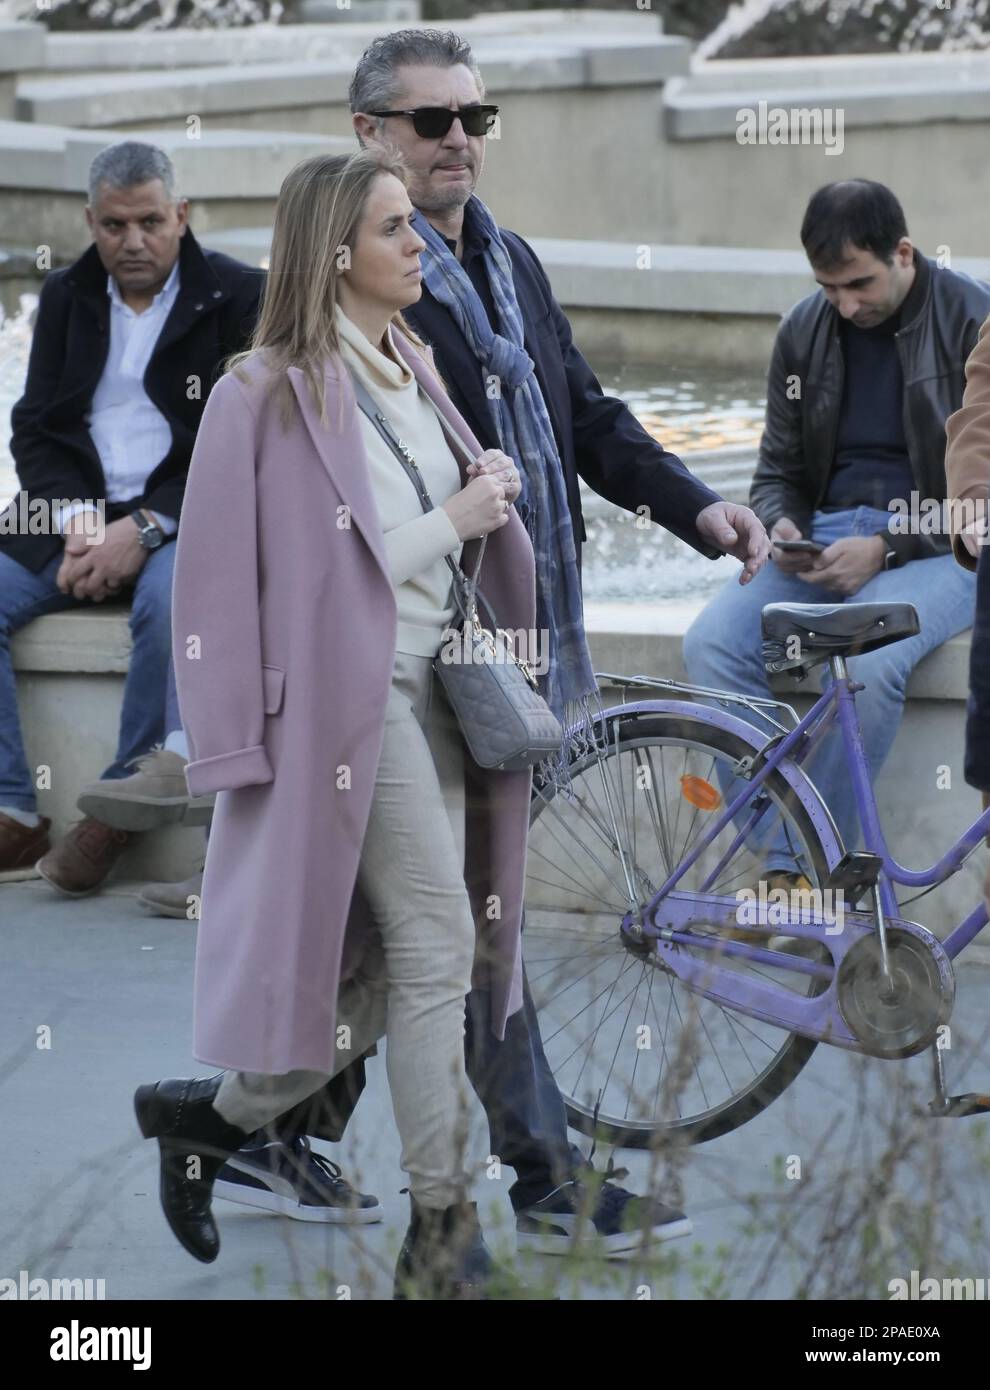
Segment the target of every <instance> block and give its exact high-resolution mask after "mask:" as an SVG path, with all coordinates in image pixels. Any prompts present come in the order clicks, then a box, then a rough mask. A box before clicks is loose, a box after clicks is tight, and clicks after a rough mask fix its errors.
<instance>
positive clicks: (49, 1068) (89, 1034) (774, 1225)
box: [0, 881, 990, 1300]
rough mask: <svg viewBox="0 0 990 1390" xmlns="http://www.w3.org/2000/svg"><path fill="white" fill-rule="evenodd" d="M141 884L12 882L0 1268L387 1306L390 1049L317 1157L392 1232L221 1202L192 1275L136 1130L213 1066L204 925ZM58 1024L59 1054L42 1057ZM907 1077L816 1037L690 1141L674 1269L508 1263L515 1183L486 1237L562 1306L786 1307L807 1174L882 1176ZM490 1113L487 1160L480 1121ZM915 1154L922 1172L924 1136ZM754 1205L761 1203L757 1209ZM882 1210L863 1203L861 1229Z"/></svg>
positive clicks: (972, 1191)
mask: <svg viewBox="0 0 990 1390" xmlns="http://www.w3.org/2000/svg"><path fill="white" fill-rule="evenodd" d="M135 887H136V885H135V884H133V883H128V882H123V883H120V882H118V883H116V884H112V885H111V886H110V887H109V888H108V890H107V891H106V892H104V893H103V894H101V895H99V896H97V897H91V898H87V899H82V900H79V901H69V900H66V899H62V898H59V897H56V895H55V894H54V893H53V892H52V891H51V890H50V889H49V888H48V887H47V885H45V884H43V883H41V882H40V881H30V882H26V883H16V884H6V885H0V1100H2V1110H0V1114H2V1124H0V1165H2V1166H0V1171H2V1173H3V1177H4V1184H3V1195H2V1197H0V1278H3V1277H13V1278H15V1279H16V1278H17V1277H18V1272H19V1271H20V1270H21V1269H26V1270H28V1271H29V1272H30V1274H31V1275H32V1277H34V1276H38V1275H42V1276H45V1277H48V1278H54V1277H62V1278H85V1277H88V1278H93V1279H105V1280H106V1288H107V1297H108V1298H110V1299H123V1298H126V1299H130V1298H134V1299H176V1300H184V1299H193V1298H195V1299H245V1300H248V1299H259V1298H260V1299H285V1298H293V1297H307V1298H338V1297H340V1296H341V1294H340V1293H339V1292H338V1290H340V1289H341V1288H342V1286H346V1287H347V1288H348V1289H349V1290H350V1296H351V1297H353V1298H368V1297H371V1298H379V1299H380V1298H387V1297H389V1296H390V1283H391V1270H392V1266H393V1263H394V1257H395V1253H396V1251H397V1249H398V1245H399V1243H400V1241H401V1238H402V1234H403V1231H404V1229H405V1224H406V1218H407V1212H408V1208H407V1200H408V1199H407V1198H406V1197H404V1196H402V1195H400V1192H399V1189H400V1188H401V1187H402V1186H404V1175H403V1174H402V1172H401V1170H400V1168H399V1164H398V1158H399V1143H398V1137H397V1135H396V1132H395V1128H394V1124H393V1122H392V1117H391V1107H390V1103H389V1097H388V1091H387V1086H386V1084H385V1076H384V1062H383V1059H382V1058H379V1059H377V1060H375V1061H373V1062H372V1063H371V1065H370V1066H369V1087H368V1091H367V1093H366V1094H365V1096H364V1098H363V1100H362V1103H361V1106H360V1109H359V1111H358V1113H357V1116H356V1117H355V1121H354V1123H353V1124H352V1126H351V1128H350V1131H349V1133H348V1135H347V1137H346V1139H345V1142H344V1143H343V1144H342V1145H340V1146H337V1148H336V1149H334V1148H333V1147H332V1146H328V1145H321V1146H318V1147H321V1148H322V1149H323V1151H324V1152H326V1153H328V1154H331V1155H332V1156H333V1157H334V1158H335V1159H337V1160H338V1161H339V1162H341V1163H342V1164H343V1166H344V1170H345V1173H347V1175H348V1176H349V1177H352V1178H356V1179H357V1180H358V1181H359V1182H360V1185H361V1186H362V1188H363V1189H364V1190H366V1191H368V1190H370V1191H373V1192H376V1193H377V1194H378V1195H379V1196H380V1197H381V1199H382V1202H383V1204H384V1207H385V1221H384V1223H382V1224H380V1225H375V1226H368V1227H364V1228H358V1229H357V1231H356V1233H355V1232H353V1231H345V1230H342V1229H340V1228H336V1229H335V1228H333V1227H328V1226H322V1225H312V1224H304V1223H300V1222H293V1221H288V1220H285V1219H282V1218H279V1217H275V1216H272V1215H268V1214H264V1213H255V1212H251V1211H249V1210H247V1209H246V1208H239V1207H235V1206H233V1205H231V1204H229V1203H226V1202H218V1203H217V1208H216V1209H217V1213H218V1215H219V1221H220V1227H221V1236H222V1241H223V1249H222V1251H221V1255H220V1258H219V1259H218V1261H217V1262H216V1263H215V1264H213V1265H199V1264H197V1263H196V1262H195V1261H193V1260H192V1259H191V1258H190V1257H189V1256H188V1255H187V1254H186V1253H185V1252H184V1251H183V1250H182V1249H181V1248H180V1247H179V1246H178V1244H177V1243H176V1242H175V1240H174V1239H173V1237H172V1236H171V1234H170V1232H169V1231H168V1229H167V1227H166V1225H165V1222H164V1219H163V1218H162V1215H161V1212H160V1210H159V1206H158V1198H157V1192H156V1186H157V1163H156V1150H155V1146H154V1145H153V1144H151V1143H147V1142H145V1141H143V1140H142V1139H141V1138H140V1135H139V1133H138V1130H137V1127H136V1124H135V1121H134V1117H133V1112H132V1109H131V1097H132V1094H133V1091H134V1088H135V1087H136V1086H137V1085H139V1084H141V1083H142V1082H147V1081H151V1080H154V1079H156V1078H158V1077H161V1076H166V1075H187V1074H201V1073H203V1072H204V1071H206V1070H207V1069H206V1068H203V1067H201V1066H199V1065H198V1064H197V1063H195V1062H194V1061H193V1060H192V1057H191V1054H190V1050H189V1049H190V1037H191V995H192V988H191V987H192V964H193V948H194V934H195V924H194V923H185V922H181V921H173V920H169V919H165V918H157V917H152V916H149V915H146V914H145V913H144V912H143V910H142V909H141V908H140V907H139V906H138V905H137V903H136V902H135V901H134V898H133V892H134V889H135ZM958 996H959V998H958V1005H957V1013H956V1018H955V1020H954V1025H953V1035H952V1042H953V1046H952V1049H951V1051H950V1052H949V1053H948V1054H947V1056H948V1058H949V1067H950V1089H953V1090H955V1091H962V1090H972V1089H980V1088H981V1087H982V1086H984V1085H985V1084H986V1083H987V1081H990V1075H988V1073H990V1045H988V1039H987V1031H988V1024H987V1020H988V1018H990V971H988V970H987V969H986V968H985V967H982V966H979V965H975V966H966V967H963V968H961V969H960V972H959V988H958ZM46 1028H47V1029H50V1030H51V1038H50V1041H51V1046H50V1047H44V1046H41V1047H39V1045H38V1043H39V1039H40V1041H41V1042H44V1041H45V1040H46V1036H47V1035H46V1034H45V1033H44V1032H43V1031H42V1032H40V1033H39V1030H44V1029H46ZM895 1071H896V1072H897V1074H898V1075H901V1076H904V1077H906V1078H907V1080H908V1081H909V1082H910V1083H911V1086H912V1092H911V1094H912V1097H913V1099H914V1100H916V1101H918V1102H920V1103H924V1102H925V1101H927V1097H928V1094H929V1089H928V1073H929V1065H928V1060H927V1058H926V1057H920V1058H915V1059H912V1060H911V1061H909V1062H907V1063H904V1064H901V1065H900V1067H899V1068H898V1067H897V1066H896V1065H895V1064H890V1063H881V1062H876V1061H870V1062H864V1061H862V1060H860V1059H852V1058H848V1057H846V1056H844V1055H842V1054H840V1053H838V1052H837V1051H836V1050H834V1049H830V1048H825V1047H820V1048H819V1049H818V1050H817V1052H816V1054H815V1055H814V1057H813V1058H812V1059H811V1062H810V1063H809V1065H808V1066H807V1068H806V1069H805V1071H804V1072H803V1073H802V1074H801V1076H800V1077H799V1078H798V1079H797V1081H796V1082H795V1083H794V1084H793V1085H792V1086H791V1088H790V1089H789V1090H788V1091H787V1092H786V1093H785V1095H784V1096H783V1097H782V1098H781V1099H780V1100H778V1101H777V1102H776V1103H775V1104H774V1105H773V1106H771V1107H770V1109H769V1110H767V1111H766V1112H765V1113H764V1114H762V1115H760V1116H758V1117H757V1118H756V1119H755V1120H753V1121H751V1122H750V1123H749V1124H748V1125H746V1126H745V1127H744V1128H743V1129H741V1130H739V1131H737V1132H735V1133H732V1134H728V1135H726V1136H724V1137H723V1138H721V1139H718V1140H716V1141H714V1142H712V1143H709V1144H707V1145H704V1146H701V1147H699V1148H697V1149H693V1150H690V1151H689V1152H688V1153H687V1155H686V1157H685V1160H684V1165H683V1171H682V1173H681V1178H682V1181H683V1184H684V1200H685V1205H686V1207H687V1210H688V1211H689V1213H690V1215H691V1216H692V1218H693V1221H694V1226H695V1234H694V1236H693V1237H690V1238H688V1239H686V1240H680V1241H675V1242H671V1243H670V1245H668V1246H666V1247H664V1248H665V1251H666V1252H667V1254H666V1259H665V1260H664V1261H663V1262H662V1263H661V1264H660V1265H653V1266H651V1267H647V1266H643V1265H641V1264H640V1263H639V1262H638V1261H637V1262H621V1261H613V1262H611V1264H610V1265H605V1264H604V1262H603V1263H601V1264H599V1265H598V1266H597V1267H592V1268H586V1269H583V1270H579V1271H577V1272H576V1273H574V1274H569V1273H568V1272H567V1271H566V1269H565V1264H566V1262H565V1261H561V1260H550V1259H543V1260H542V1261H540V1262H537V1263H535V1264H530V1265H527V1264H526V1262H525V1261H517V1260H515V1257H514V1255H513V1242H512V1235H511V1233H512V1223H511V1209H510V1205H509V1202H508V1199H507V1196H506V1193H507V1191H508V1187H509V1184H510V1183H511V1181H512V1175H511V1173H510V1172H508V1171H506V1172H505V1173H504V1174H503V1176H502V1177H501V1179H500V1180H495V1181H486V1180H485V1178H484V1177H482V1178H481V1179H480V1180H479V1182H478V1184H477V1186H478V1192H477V1196H478V1199H479V1202H480V1203H481V1208H482V1216H483V1220H484V1222H485V1226H486V1231H487V1232H488V1234H489V1238H490V1240H491V1243H492V1244H493V1245H494V1246H495V1247H496V1249H498V1250H501V1251H502V1252H503V1254H504V1255H505V1256H506V1257H507V1258H508V1259H509V1260H510V1261H512V1262H513V1263H515V1264H516V1266H517V1267H518V1268H520V1269H528V1270H529V1272H530V1274H531V1276H532V1277H541V1276H542V1277H547V1276H549V1277H550V1278H552V1279H555V1280H557V1281H559V1293H560V1295H561V1297H562V1298H564V1299H623V1298H643V1297H647V1296H650V1297H654V1298H670V1297H675V1298H688V1299H690V1298H698V1297H703V1296H705V1295H706V1294H709V1295H711V1294H715V1295H716V1296H721V1297H726V1296H730V1297H736V1298H742V1297H745V1298H763V1297H793V1296H794V1293H795V1291H796V1290H797V1288H798V1286H799V1283H800V1280H801V1278H802V1276H804V1275H806V1274H807V1273H808V1271H809V1270H814V1269H816V1268H817V1267H818V1266H820V1264H821V1261H822V1260H823V1259H825V1258H826V1255H827V1253H828V1252H827V1250H826V1249H825V1247H824V1245H823V1243H822V1235H821V1233H822V1229H823V1227H822V1218H823V1214H824V1205H825V1201H824V1196H823V1197H822V1198H820V1199H818V1200H817V1202H816V1201H814V1200H812V1201H811V1202H810V1205H809V1202H808V1194H809V1192H810V1188H809V1187H808V1186H807V1184H808V1183H818V1185H819V1190H821V1191H823V1192H824V1190H825V1188H827V1185H828V1180H829V1178H830V1177H831V1178H833V1179H835V1178H837V1175H838V1174H839V1173H840V1172H841V1171H842V1167H843V1165H847V1166H849V1165H850V1164H851V1167H850V1172H849V1175H848V1176H847V1177H846V1178H843V1179H842V1181H843V1183H845V1184H846V1187H847V1188H848V1189H849V1192H850V1193H852V1190H853V1187H854V1186H855V1184H856V1182H857V1181H859V1180H860V1179H864V1180H866V1181H868V1180H869V1177H870V1159H869V1155H870V1154H872V1155H873V1156H874V1159H875V1160H876V1162H877V1163H879V1154H880V1152H881V1149H882V1141H883V1137H884V1135H885V1134H886V1133H887V1132H888V1131H889V1130H890V1128H891V1125H892V1124H893V1122H894V1120H896V1119H897V1118H898V1117H900V1118H901V1119H903V1118H904V1115H905V1114H906V1104H907V1103H906V1102H905V1101H903V1100H902V1101H901V1102H899V1103H898V1105H897V1114H896V1115H893V1116H892V1114H891V1107H892V1104H893V1102H892V1099H891V1098H892V1096H893V1094H894V1093H893V1078H894V1073H895ZM476 1119H477V1123H478V1136H479V1152H480V1153H482V1154H484V1153H485V1152H487V1142H484V1143H483V1144H482V1142H481V1141H482V1139H483V1136H484V1127H483V1122H482V1116H481V1112H480V1109H479V1111H478V1113H477V1116H476ZM925 1123H926V1126H927V1128H926V1130H925V1132H926V1133H927V1134H930V1135H931V1136H932V1137H933V1138H934V1139H935V1140H936V1141H937V1142H936V1144H935V1147H934V1148H933V1149H931V1150H930V1149H929V1146H928V1145H927V1144H924V1145H923V1147H924V1150H925V1153H926V1154H928V1153H929V1152H930V1153H932V1154H936V1155H937V1157H938V1162H939V1164H940V1165H941V1167H940V1168H939V1169H938V1171H937V1180H938V1183H939V1184H940V1188H941V1192H942V1193H943V1194H944V1195H943V1196H940V1197H939V1198H938V1208H939V1220H940V1230H941V1231H942V1232H943V1238H942V1241H941V1244H940V1247H939V1248H940V1251H941V1252H942V1254H943V1255H944V1258H945V1260H946V1262H947V1264H946V1268H947V1269H949V1270H950V1272H955V1273H961V1274H968V1275H970V1276H972V1277H984V1278H985V1277H987V1276H990V1261H988V1260H987V1259H986V1257H985V1251H986V1240H985V1235H984V1236H983V1237H982V1240H981V1239H980V1238H979V1233H978V1223H979V1222H981V1221H982V1222H983V1223H984V1226H983V1230H984V1231H985V1230H986V1229H987V1228H986V1225H985V1223H986V1222H987V1219H988V1215H990V1203H988V1199H987V1186H988V1184H987V1173H988V1171H990V1165H988V1163H987V1152H988V1145H987V1143H986V1140H985V1132H986V1129H987V1125H986V1123H985V1122H984V1121H979V1120H967V1121H956V1122H946V1121H943V1122H934V1121H927V1122H925ZM577 1137H578V1136H575V1138H577ZM582 1142H583V1144H584V1146H585V1148H587V1141H582ZM905 1142H907V1141H905ZM910 1144H911V1146H915V1145H917V1146H918V1153H919V1158H918V1161H919V1162H920V1153H921V1147H922V1146H921V1144H920V1141H917V1140H916V1139H911V1140H910ZM795 1155H796V1156H798V1157H799V1158H800V1159H801V1161H802V1165H803V1172H802V1178H801V1180H798V1181H795V1180H793V1178H791V1179H789V1178H788V1177H787V1176H786V1174H785V1171H784V1166H785V1165H786V1164H787V1162H788V1161H789V1160H792V1159H793V1156H795ZM597 1157H600V1158H601V1159H603V1160H604V1158H605V1157H606V1155H605V1154H599V1155H598V1156H597ZM901 1157H902V1159H903V1160H904V1161H905V1162H906V1165H907V1166H905V1167H904V1169H903V1172H901V1173H899V1176H898V1183H899V1184H901V1185H902V1186H903V1192H902V1198H901V1201H902V1203H903V1204H906V1205H904V1206H903V1208H902V1209H903V1211H905V1212H907V1213H908V1215H910V1211H911V1209H912V1203H914V1202H916V1201H917V1200H918V1199H919V1195H922V1196H923V1195H924V1194H923V1193H922V1194H919V1189H918V1186H917V1184H918V1182H920V1178H918V1177H917V1175H916V1174H915V1173H914V1172H913V1170H912V1168H911V1158H912V1155H911V1154H903V1155H901ZM615 1161H616V1164H620V1163H622V1164H627V1165H628V1167H629V1168H630V1170H631V1175H630V1177H629V1178H628V1179H627V1180H626V1181H627V1183H628V1185H629V1186H631V1187H634V1188H636V1189H637V1190H643V1187H644V1185H645V1182H646V1180H647V1174H648V1172H649V1158H648V1156H647V1155H644V1154H637V1153H629V1152H621V1151H620V1152H616V1154H615ZM792 1166H793V1164H792ZM931 1171H934V1170H932V1169H931V1166H930V1165H929V1167H928V1168H926V1172H927V1173H930V1172H931ZM822 1184H824V1188H823V1187H822ZM802 1188H803V1189H804V1190H803V1191H802ZM754 1193H756V1194H759V1200H760V1201H762V1202H763V1203H764V1204H765V1205H762V1206H760V1207H759V1208H756V1207H753V1206H752V1205H751V1204H750V1203H749V1202H748V1198H749V1197H750V1195H751V1194H754ZM802 1204H803V1205H802ZM896 1210H897V1208H896V1204H895V1205H894V1207H892V1208H891V1211H893V1212H894V1215H893V1217H892V1218H891V1219H892V1221H893V1224H894V1227H895V1228H896V1227H897V1217H896ZM788 1211H790V1213H791V1215H792V1216H793V1218H794V1220H793V1232H792V1237H791V1238H790V1239H789V1240H788V1241H787V1242H786V1244H785V1246H784V1247H782V1248H781V1249H779V1250H778V1249H776V1248H775V1247H774V1245H773V1240H774V1238H775V1236H776V1235H778V1234H779V1233H780V1231H781V1230H782V1229H783V1225H782V1221H783V1215H784V1214H785V1213H786V1212H788ZM754 1212H755V1213H756V1215H755V1218H754V1216H753V1214H752V1213H754ZM868 1212H869V1204H867V1206H866V1207H865V1208H864V1209H863V1213H862V1214H861V1216H860V1217H857V1218H855V1220H854V1222H853V1225H854V1227H856V1221H858V1223H859V1226H862V1225H863V1224H864V1223H865V1221H866V1214H867V1213H868ZM747 1222H750V1223H751V1225H752V1229H749V1230H748V1229H747ZM856 1229H858V1227H856ZM882 1234H883V1232H882V1231H881V1235H882ZM896 1235H897V1231H896V1229H895V1230H893V1232H892V1233H888V1236H889V1238H890V1239H894V1238H895V1236H896ZM980 1250H982V1252H983V1259H982V1262H981V1263H982V1267H980V1268H976V1267H974V1266H975V1263H978V1262H979V1251H980ZM974 1252H975V1253H974ZM897 1258H898V1259H900V1263H898V1262H897V1260H896V1259H895V1258H894V1256H892V1257H891V1259H892V1261H893V1262H892V1263H890V1265H889V1267H881V1269H880V1271H879V1272H875V1274H874V1276H873V1279H872V1282H868V1283H863V1284H862V1286H861V1287H858V1288H855V1289H854V1290H852V1291H851V1292H854V1293H856V1294H858V1295H859V1296H863V1297H868V1298H885V1297H887V1292H886V1280H887V1279H888V1278H893V1277H898V1276H900V1277H909V1275H910V1268H911V1266H910V1264H909V1265H908V1266H907V1268H903V1267H902V1266H903V1264H904V1259H903V1258H901V1257H900V1256H898V1257H897ZM951 1261H954V1262H955V1263H954V1265H952V1266H951V1269H950V1264H949V1262H951ZM941 1272H942V1271H941V1270H936V1269H926V1270H924V1271H923V1273H926V1274H927V1273H931V1274H939V1273H941ZM836 1277H838V1275H836ZM811 1293H812V1296H815V1288H814V1287H812V1289H811ZM846 1296H850V1292H847V1294H846Z"/></svg>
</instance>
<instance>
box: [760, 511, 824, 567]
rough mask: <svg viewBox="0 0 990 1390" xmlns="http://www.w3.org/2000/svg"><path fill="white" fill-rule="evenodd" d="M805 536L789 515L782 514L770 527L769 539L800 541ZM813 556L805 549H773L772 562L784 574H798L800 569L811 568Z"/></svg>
mask: <svg viewBox="0 0 990 1390" xmlns="http://www.w3.org/2000/svg"><path fill="white" fill-rule="evenodd" d="M804 539H805V537H804V536H802V535H801V532H800V530H799V529H798V527H797V526H795V524H794V522H793V521H792V520H791V519H790V517H789V516H782V517H781V518H780V519H779V520H778V521H775V522H774V524H773V526H772V527H771V528H770V540H771V542H773V541H801V540H804ZM814 558H815V557H814V556H813V555H809V554H808V552H807V551H804V552H803V553H802V552H801V551H800V550H790V551H788V550H774V552H773V562H774V564H775V565H776V566H777V568H778V569H779V570H782V571H783V572H784V574H800V573H801V571H802V570H809V569H811V562H812V560H813V559H814Z"/></svg>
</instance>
